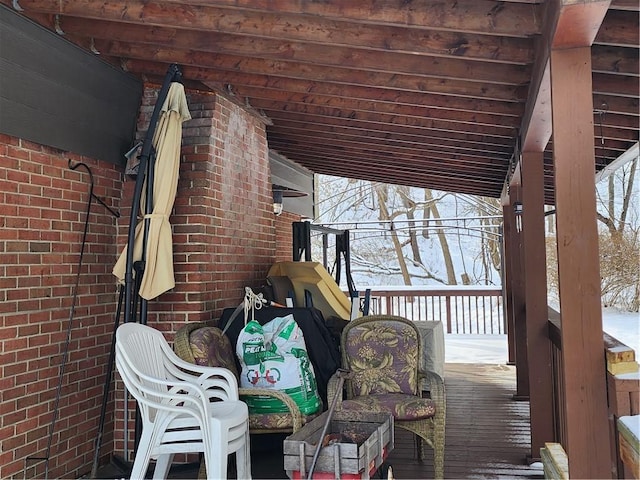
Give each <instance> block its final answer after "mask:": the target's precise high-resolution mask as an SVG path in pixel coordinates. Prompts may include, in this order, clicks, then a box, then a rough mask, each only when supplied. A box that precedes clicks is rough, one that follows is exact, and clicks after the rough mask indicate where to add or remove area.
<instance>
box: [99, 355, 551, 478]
mask: <svg viewBox="0 0 640 480" xmlns="http://www.w3.org/2000/svg"><path fill="white" fill-rule="evenodd" d="M445 372H446V373H445V376H446V379H445V383H446V388H447V434H446V435H447V439H446V450H445V477H446V478H452V479H455V478H487V479H493V478H511V479H514V478H515V479H517V478H521V479H524V478H529V479H534V478H543V475H542V470H541V469H536V468H532V467H530V466H528V465H527V464H526V462H525V459H526V456H527V454H529V453H530V452H529V449H530V443H529V442H530V440H529V404H528V402H515V401H513V400H512V399H511V397H512V395H513V393H514V391H515V369H514V367H510V366H505V365H481V364H447V365H446V368H445ZM388 462H389V463H390V464H391V466H392V468H393V474H394V477H395V478H396V479H427V478H433V464H432V460H431V454H430V453H428V454H427V458H426V459H425V460H424V461H423V462H419V461H418V460H417V459H416V455H415V444H414V441H413V438H412V436H411V435H410V434H409V433H407V432H404V431H402V430H396V438H395V448H394V450H393V451H392V452H391V453H390V455H389V458H388ZM252 463H253V468H252V470H253V477H254V478H255V479H261V478H265V479H266V478H287V477H286V475H285V472H284V470H283V468H282V438H278V437H277V436H273V437H270V436H266V435H259V436H256V437H255V438H254V439H252ZM105 473H106V472H105ZM196 475H197V469H194V468H193V467H184V466H180V467H177V468H174V469H172V472H171V478H193V477H195V476H196ZM120 476H122V475H120ZM100 477H101V478H118V475H115V476H113V475H112V476H110V477H109V475H108V474H107V475H100Z"/></svg>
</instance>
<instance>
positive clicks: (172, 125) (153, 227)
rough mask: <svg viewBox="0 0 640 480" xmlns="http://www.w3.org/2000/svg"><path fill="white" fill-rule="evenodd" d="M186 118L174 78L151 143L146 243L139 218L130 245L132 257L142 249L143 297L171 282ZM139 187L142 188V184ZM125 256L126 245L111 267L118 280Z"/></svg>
mask: <svg viewBox="0 0 640 480" xmlns="http://www.w3.org/2000/svg"><path fill="white" fill-rule="evenodd" d="M190 118H191V115H190V113H189V109H188V106H187V99H186V96H185V93H184V86H183V85H182V84H181V83H178V82H173V83H171V86H170V87H169V92H168V94H167V98H166V100H165V102H164V104H163V106H162V110H161V113H160V118H159V120H158V127H157V129H156V131H155V133H154V136H153V146H154V148H155V151H156V159H155V165H154V175H153V210H152V212H151V213H150V214H147V215H145V216H144V219H146V220H148V224H149V228H148V234H147V244H146V246H145V245H143V243H144V230H145V228H144V224H145V221H144V220H142V221H139V222H138V224H137V225H136V231H135V242H134V248H133V258H134V261H137V260H140V259H141V258H142V255H143V251H145V253H146V254H145V269H144V274H143V276H142V280H141V284H140V290H139V292H138V293H139V295H140V297H142V298H144V299H146V300H151V299H153V298H156V297H157V296H159V295H160V294H162V293H164V292H166V291H167V290H170V289H172V288H173V287H174V286H175V280H174V275H173V241H172V234H171V224H170V223H169V215H170V214H171V210H172V209H173V203H174V201H175V198H176V190H177V187H178V172H179V168H180V145H181V141H182V123H183V122H185V121H187V120H189V119H190ZM145 182H146V179H145ZM143 190H144V191H146V185H145V187H144V188H143ZM145 201H146V199H145V198H144V196H143V197H142V198H141V202H140V203H141V211H142V212H145V211H146V208H145ZM126 256H127V247H125V248H124V250H123V252H122V253H121V255H120V258H119V259H118V261H117V262H116V264H115V266H114V268H113V274H114V275H115V276H116V277H117V278H118V280H119V281H120V282H121V283H123V282H124V279H125V270H126Z"/></svg>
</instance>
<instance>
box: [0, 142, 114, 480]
mask: <svg viewBox="0 0 640 480" xmlns="http://www.w3.org/2000/svg"><path fill="white" fill-rule="evenodd" d="M0 158H1V164H2V169H0V211H1V212H2V215H1V216H0V223H1V228H0V318H1V321H0V351H1V353H0V371H1V375H0V444H1V445H0V478H14V477H15V478H23V476H24V468H25V466H29V467H32V468H29V469H28V472H27V473H26V475H27V477H28V478H32V477H42V475H43V472H44V470H43V467H44V464H43V463H42V462H35V461H33V462H32V461H30V462H25V460H26V458H27V457H43V456H45V455H46V453H47V452H46V450H47V441H48V435H49V431H50V425H51V421H52V412H53V411H54V401H55V398H56V392H57V388H58V385H59V384H60V382H59V374H60V365H61V363H62V358H63V354H64V351H65V345H66V343H67V332H68V331H69V325H70V322H71V327H72V328H71V334H70V341H69V348H68V356H67V362H66V366H65V369H64V381H63V382H62V387H61V390H60V401H59V414H58V419H57V422H56V425H55V429H54V434H55V435H54V437H53V443H52V446H51V449H50V452H49V453H50V461H49V478H61V477H70V476H73V475H74V474H76V473H78V472H79V471H81V470H86V465H88V464H89V465H90V462H91V460H92V455H93V450H94V448H93V445H94V441H95V436H96V424H97V421H96V419H97V418H98V416H99V414H100V410H101V404H100V401H99V400H98V399H100V398H101V396H100V395H101V392H102V384H103V379H104V373H105V365H106V358H107V356H108V348H109V345H110V338H111V331H112V330H113V320H114V311H115V303H116V294H115V291H116V288H115V284H114V280H113V276H112V275H111V267H112V265H111V261H112V259H113V258H114V255H115V248H116V247H115V234H116V221H115V218H114V217H113V216H112V215H111V214H110V213H109V212H108V211H107V210H106V209H105V208H104V207H103V206H102V205H100V204H98V203H97V202H95V201H94V202H93V205H92V207H91V214H90V216H89V219H90V222H89V225H88V233H87V242H86V245H85V248H84V256H83V264H82V269H81V276H80V278H79V284H78V288H77V290H76V288H75V283H76V275H77V273H78V262H79V258H80V251H81V244H82V237H83V231H84V222H85V218H86V209H87V203H88V200H89V194H88V192H89V186H90V183H89V175H88V174H87V173H86V170H84V169H83V168H82V167H79V168H77V169H76V170H71V169H70V168H69V165H68V160H69V159H71V161H72V162H74V163H75V162H79V161H82V162H84V163H86V164H87V165H88V166H89V168H90V169H91V171H92V173H93V178H94V182H95V185H94V193H95V194H96V195H97V196H98V197H100V198H101V199H103V200H104V201H105V202H106V203H107V204H108V205H110V206H112V207H115V209H116V210H117V208H118V203H119V201H120V194H121V185H122V182H121V175H120V173H119V172H118V171H117V170H116V169H115V168H114V167H113V166H111V165H109V164H107V163H104V162H98V161H94V160H91V159H88V158H80V157H78V156H74V155H69V154H66V153H64V152H60V151H57V150H53V149H50V148H47V147H42V146H40V145H37V144H34V143H31V142H27V141H24V140H20V139H17V138H14V137H9V136H6V135H0ZM74 293H75V294H76V295H77V296H76V299H77V300H76V308H75V314H74V316H73V319H72V321H70V317H71V315H70V312H71V305H72V299H73V296H74ZM112 428H113V426H112V425H111V424H107V435H106V436H105V445H106V447H107V449H109V448H110V440H111V437H112V435H111V431H112Z"/></svg>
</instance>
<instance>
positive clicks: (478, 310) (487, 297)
mask: <svg viewBox="0 0 640 480" xmlns="http://www.w3.org/2000/svg"><path fill="white" fill-rule="evenodd" d="M365 290H366V289H365V288H362V289H361V290H360V292H359V294H360V297H361V299H364V296H365ZM369 308H370V310H369V313H370V314H384V315H399V316H401V317H405V318H408V319H410V320H413V321H441V322H442V324H443V326H444V327H445V329H446V330H445V331H446V333H464V334H468V333H471V334H504V333H506V321H505V316H504V309H503V298H502V288H501V287H500V286H482V285H464V286H451V287H424V286H423V287H412V286H406V287H405V286H393V287H371V293H370V307H369Z"/></svg>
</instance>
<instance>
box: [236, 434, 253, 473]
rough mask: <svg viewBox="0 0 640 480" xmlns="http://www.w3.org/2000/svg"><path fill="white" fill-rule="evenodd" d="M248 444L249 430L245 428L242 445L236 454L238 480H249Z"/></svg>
mask: <svg viewBox="0 0 640 480" xmlns="http://www.w3.org/2000/svg"><path fill="white" fill-rule="evenodd" d="M249 442H250V439H249V428H248V426H247V430H246V433H245V442H244V445H242V447H240V449H239V450H238V451H237V452H236V465H237V467H236V468H237V471H238V480H240V479H242V480H251V452H250V443H249Z"/></svg>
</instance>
